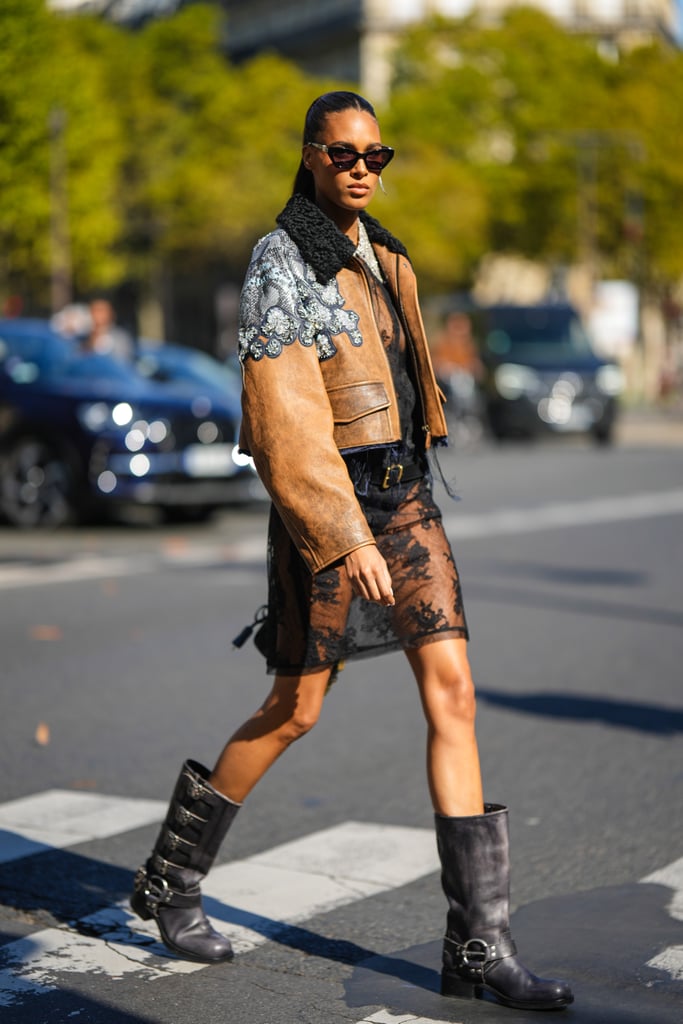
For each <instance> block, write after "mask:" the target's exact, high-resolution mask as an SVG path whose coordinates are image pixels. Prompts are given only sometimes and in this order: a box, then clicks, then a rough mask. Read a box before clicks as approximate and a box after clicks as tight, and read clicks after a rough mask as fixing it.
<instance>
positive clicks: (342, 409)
mask: <svg viewBox="0 0 683 1024" xmlns="http://www.w3.org/2000/svg"><path fill="white" fill-rule="evenodd" d="M327 394H328V398H329V400H330V405H331V406H332V415H333V417H334V422H335V423H353V422H354V421H355V420H360V419H362V418H363V416H369V415H370V414H371V413H373V412H379V411H380V410H381V409H388V407H389V396H388V395H387V390H386V388H385V386H384V384H383V383H382V381H381V380H371V381H362V382H361V383H359V384H344V385H343V386H342V387H337V388H331V389H330V390H329V391H328V393H327Z"/></svg>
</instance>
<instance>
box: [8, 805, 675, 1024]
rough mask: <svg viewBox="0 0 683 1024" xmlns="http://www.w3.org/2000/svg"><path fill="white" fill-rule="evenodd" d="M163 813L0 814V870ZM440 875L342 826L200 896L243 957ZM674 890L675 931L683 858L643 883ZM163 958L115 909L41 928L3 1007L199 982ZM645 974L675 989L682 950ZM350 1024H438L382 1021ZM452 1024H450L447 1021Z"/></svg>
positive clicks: (12, 809)
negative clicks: (180, 978) (57, 996)
mask: <svg viewBox="0 0 683 1024" xmlns="http://www.w3.org/2000/svg"><path fill="white" fill-rule="evenodd" d="M165 807H166V804H165V802H162V801H157V800H136V799H128V798H122V797H113V796H103V795H100V794H94V793H82V792H76V791H71V790H57V789H56V790H49V791H47V792H45V793H40V794H36V795H35V796H31V797H27V798H23V799H20V800H14V801H11V802H9V803H6V804H4V805H0V830H4V832H3V831H0V862H4V863H7V862H8V861H11V860H14V859H16V858H17V857H21V856H26V855H27V853H36V852H40V851H43V850H47V849H52V848H54V847H55V846H58V847H60V848H64V847H66V846H69V845H75V844H78V843H83V842H86V841H88V840H89V839H96V838H103V837H105V836H111V835H114V834H118V833H121V832H124V831H128V830H129V829H132V828H136V827H139V826H141V825H144V824H150V823H153V822H156V821H158V820H160V819H161V818H162V816H163V813H164V810H165ZM438 868H439V864H438V859H437V854H436V844H435V840H434V835H433V832H432V831H431V829H421V828H410V827H407V826H392V825H377V824H371V823H367V822H353V821H348V822H345V823H343V824H340V825H335V826H333V827H331V828H327V829H323V830H322V831H319V832H315V833H313V834H311V835H309V836H305V837H303V838H301V839H296V840H293V841H291V842H288V843H283V844H281V845H279V846H276V847H273V848H271V849H269V850H266V851H264V852H262V853H259V854H255V855H254V856H252V857H248V858H245V859H244V860H240V861H234V862H232V863H228V864H224V865H221V866H219V867H217V868H215V869H214V870H213V871H212V872H211V873H210V875H209V877H208V878H207V880H206V882H205V884H204V893H205V900H204V905H205V908H206V910H207V913H208V914H209V916H210V918H211V920H212V922H213V924H214V926H215V927H216V928H218V929H219V930H221V931H225V932H226V933H227V934H228V935H229V936H230V938H231V940H232V942H233V945H234V947H235V951H236V952H237V953H245V952H248V951H249V950H252V949H254V948H256V947H257V946H259V945H261V944H262V943H264V942H266V941H268V940H269V939H273V938H278V937H280V938H282V937H284V936H286V933H287V931H288V929H290V928H291V927H292V926H296V925H300V924H301V923H302V922H304V921H307V920H310V919H311V918H313V917H315V916H316V915H318V914H322V913H325V912H327V911H330V910H333V909H335V908H338V907H342V906H345V905H348V904H350V903H354V902H356V901H357V900H362V899H365V898H367V897H369V896H373V895H376V894H378V893H381V892H385V891H388V890H391V889H393V888H396V887H399V886H402V885H406V884H409V883H410V882H413V881H415V880H417V879H418V878H420V877H422V876H424V875H426V874H430V873H432V872H436V871H437V870H438ZM641 882H643V883H651V884H657V885H663V886H666V887H667V888H669V889H670V890H672V895H671V899H670V902H669V905H668V908H667V909H668V911H669V913H670V914H671V916H672V917H674V918H675V919H676V920H683V857H682V858H680V859H679V860H677V861H675V862H673V863H672V864H669V865H667V866H666V867H663V868H661V869H658V870H657V871H654V872H652V873H651V874H649V875H647V876H646V877H644V878H642V879H641ZM204 966H205V965H203V964H198V963H192V962H190V961H185V960H179V959H176V958H174V957H172V956H171V954H170V953H169V952H168V951H167V950H166V949H165V947H164V946H163V945H162V944H161V942H160V941H159V937H158V933H157V929H156V926H155V924H154V922H153V921H147V922H143V921H140V920H139V919H138V918H136V917H135V916H134V915H133V914H132V912H131V910H130V908H129V907H128V905H127V903H126V902H124V901H122V902H120V903H117V904H114V905H112V906H109V907H106V908H105V909H103V910H100V911H97V912H96V913H94V914H90V915H88V916H87V917H84V918H82V919H81V920H80V921H79V922H78V924H77V925H76V927H75V928H74V927H73V926H71V925H67V924H64V925H62V926H60V927H53V928H45V929H43V930H41V931H37V932H34V933H32V934H30V935H27V936H26V937H25V938H22V939H19V940H15V941H13V942H9V943H7V944H6V945H5V946H3V947H0V1007H2V1006H13V1005H20V1004H22V1003H23V1002H25V1000H26V999H29V998H30V997H32V996H35V995H37V994H40V993H45V992H49V991H52V990H55V989H57V988H60V987H62V986H63V984H64V976H65V975H67V974H93V973H94V974H100V975H102V976H103V977H106V978H107V979H112V980H116V979H121V978H123V977H125V976H130V975H134V976H135V977H136V978H138V979H146V980H157V979H161V978H164V977H169V976H172V975H179V974H190V973H194V972H195V971H199V970H203V969H204ZM647 966H648V967H652V968H656V969H658V970H662V971H666V972H667V973H668V974H669V975H670V976H671V977H672V979H674V980H676V981H679V980H681V979H682V978H683V946H672V947H669V948H668V949H665V950H663V951H661V952H660V953H658V954H657V955H656V956H655V957H653V958H652V959H651V960H650V961H649V962H648V964H647ZM357 1024H446V1022H442V1021H435V1020H432V1019H428V1018H423V1017H418V1016H415V1015H411V1014H406V1015H398V1016H396V1015H393V1014H391V1013H390V1012H389V1011H387V1010H380V1011H378V1012H376V1013H373V1014H372V1015H371V1016H369V1017H366V1018H363V1020H361V1021H358V1022H357ZM448 1024H454V1022H453V1021H450V1022H448Z"/></svg>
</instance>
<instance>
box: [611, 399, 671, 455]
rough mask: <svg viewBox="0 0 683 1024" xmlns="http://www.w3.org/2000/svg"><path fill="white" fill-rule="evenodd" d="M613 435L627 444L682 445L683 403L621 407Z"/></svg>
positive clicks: (652, 445) (619, 443)
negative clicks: (662, 405)
mask: <svg viewBox="0 0 683 1024" xmlns="http://www.w3.org/2000/svg"><path fill="white" fill-rule="evenodd" d="M615 436H616V442H617V444H618V445H623V446H625V447H628V448H650V447H661V446H662V445H664V446H665V447H667V448H683V405H681V404H680V403H679V404H677V405H676V406H667V407H658V406H651V407H647V408H646V407H643V406H639V407H637V408H624V409H622V411H621V414H620V416H619V418H618V420H617V425H616V432H615Z"/></svg>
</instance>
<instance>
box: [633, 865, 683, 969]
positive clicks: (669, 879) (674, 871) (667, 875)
mask: <svg viewBox="0 0 683 1024" xmlns="http://www.w3.org/2000/svg"><path fill="white" fill-rule="evenodd" d="M641 882H644V883H650V884H652V885H664V886H666V887H667V889H672V890H673V895H672V897H671V899H670V901H669V903H668V905H667V908H666V909H667V911H668V913H669V914H670V915H671V917H673V919H674V920H675V921H683V857H679V859H678V860H675V861H674V862H673V864H668V865H667V866H666V867H665V868H660V869H659V871H653V872H652V874H651V875H647V876H646V877H645V878H641ZM646 966H647V967H654V968H655V970H659V971H666V972H667V974H670V975H671V977H672V978H673V979H674V981H683V946H669V947H668V948H667V949H664V950H662V952H661V953H658V954H657V955H656V956H654V957H653V958H652V959H651V960H648V962H647V964H646Z"/></svg>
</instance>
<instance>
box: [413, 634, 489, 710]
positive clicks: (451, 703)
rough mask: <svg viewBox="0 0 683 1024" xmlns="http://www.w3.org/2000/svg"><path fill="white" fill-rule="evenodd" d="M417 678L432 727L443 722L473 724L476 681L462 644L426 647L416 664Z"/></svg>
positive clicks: (475, 707) (475, 708)
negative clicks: (442, 647)
mask: <svg viewBox="0 0 683 1024" xmlns="http://www.w3.org/2000/svg"><path fill="white" fill-rule="evenodd" d="M435 646H436V645H435ZM414 667H415V666H414ZM417 679H418V684H419V686H420V692H421V695H422V702H423V704H424V708H425V713H426V714H427V718H428V719H429V720H430V723H431V724H432V725H433V726H435V727H437V728H438V726H439V725H440V724H441V723H442V722H447V723H448V724H452V723H453V722H454V721H457V722H461V723H463V724H468V725H472V724H473V723H474V719H475V716H476V710H477V706H476V695H475V690H474V683H473V681H472V673H471V671H470V667H469V662H468V660H467V657H466V656H465V655H464V654H463V651H462V650H461V648H460V646H456V647H455V648H454V649H451V648H450V647H444V649H442V650H435V649H432V650H431V651H430V650H429V648H427V650H426V651H425V653H424V655H423V657H422V659H421V663H420V664H419V665H418V666H417Z"/></svg>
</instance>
